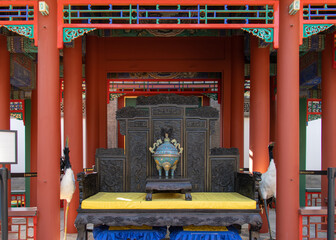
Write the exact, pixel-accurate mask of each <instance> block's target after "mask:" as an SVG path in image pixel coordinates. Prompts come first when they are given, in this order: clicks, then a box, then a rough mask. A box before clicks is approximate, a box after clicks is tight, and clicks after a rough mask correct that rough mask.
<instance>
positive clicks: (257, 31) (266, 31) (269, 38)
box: [242, 28, 274, 42]
mask: <svg viewBox="0 0 336 240" xmlns="http://www.w3.org/2000/svg"><path fill="white" fill-rule="evenodd" d="M242 30H244V31H246V32H249V33H251V34H252V35H254V36H256V37H258V38H261V39H262V40H264V41H265V42H273V31H274V30H273V28H242Z"/></svg>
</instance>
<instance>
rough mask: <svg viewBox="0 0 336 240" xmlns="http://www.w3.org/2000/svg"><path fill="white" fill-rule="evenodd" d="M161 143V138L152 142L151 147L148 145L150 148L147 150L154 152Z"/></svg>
mask: <svg viewBox="0 0 336 240" xmlns="http://www.w3.org/2000/svg"><path fill="white" fill-rule="evenodd" d="M161 144H162V140H161V139H159V140H157V141H156V143H154V144H153V147H150V148H149V151H150V152H151V153H155V151H154V150H155V149H156V148H157V147H158V146H160V145H161Z"/></svg>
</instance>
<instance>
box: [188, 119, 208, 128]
mask: <svg viewBox="0 0 336 240" xmlns="http://www.w3.org/2000/svg"><path fill="white" fill-rule="evenodd" d="M186 127H187V128H206V120H200V119H187V120H186Z"/></svg>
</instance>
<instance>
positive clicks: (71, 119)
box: [63, 38, 83, 233]
mask: <svg viewBox="0 0 336 240" xmlns="http://www.w3.org/2000/svg"><path fill="white" fill-rule="evenodd" d="M63 59H64V60H63V66H64V138H66V137H69V150H70V161H71V166H72V170H73V172H74V174H75V176H77V173H79V172H82V171H83V110H82V38H77V39H76V40H75V45H74V47H73V48H64V49H63ZM78 199H79V191H78V182H76V191H75V193H74V195H73V196H72V201H71V203H70V208H69V215H68V232H69V233H76V232H77V230H76V228H75V226H74V223H75V219H76V216H77V209H78V207H79V202H78ZM64 222H65V221H64Z"/></svg>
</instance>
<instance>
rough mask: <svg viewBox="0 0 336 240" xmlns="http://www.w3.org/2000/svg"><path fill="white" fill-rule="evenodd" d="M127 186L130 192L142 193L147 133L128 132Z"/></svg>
mask: <svg viewBox="0 0 336 240" xmlns="http://www.w3.org/2000/svg"><path fill="white" fill-rule="evenodd" d="M128 135H129V136H128V143H127V144H126V147H128V149H129V151H128V161H127V173H128V174H127V175H128V178H127V182H128V184H127V186H128V189H129V191H130V192H144V191H145V185H146V176H147V155H148V153H149V152H148V145H147V142H148V139H147V135H148V132H147V131H129V132H128Z"/></svg>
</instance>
